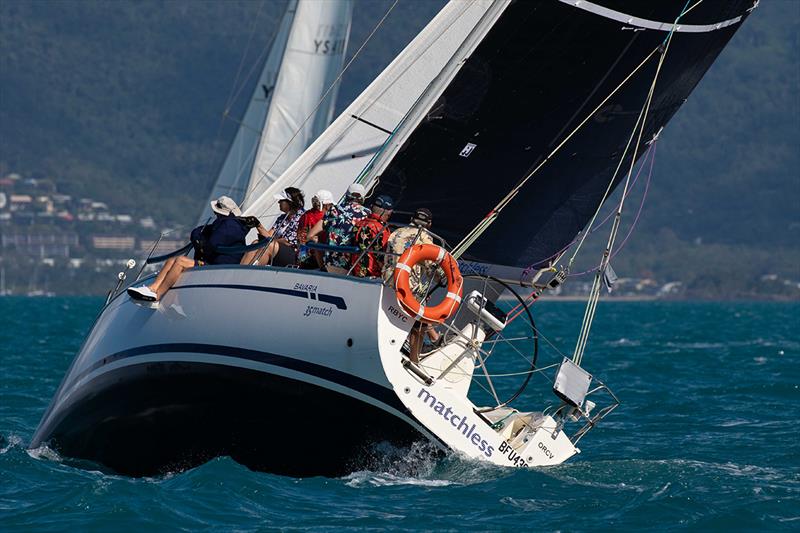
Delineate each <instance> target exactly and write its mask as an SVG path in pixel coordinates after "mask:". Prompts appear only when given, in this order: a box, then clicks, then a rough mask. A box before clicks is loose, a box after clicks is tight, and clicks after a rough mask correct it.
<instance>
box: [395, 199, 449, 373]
mask: <svg viewBox="0 0 800 533" xmlns="http://www.w3.org/2000/svg"><path fill="white" fill-rule="evenodd" d="M432 223H433V214H432V213H431V211H430V209H427V208H425V207H420V208H419V209H417V210H416V211H414V214H413V215H411V220H410V221H409V225H408V226H404V227H402V228H397V229H396V230H394V232H392V234H391V235H390V236H389V241H388V243H387V246H386V248H387V251H388V252H390V253H391V254H392V255H387V256H386V261H385V264H384V267H383V279H385V280H386V281H389V280H390V279H391V278H392V275H393V274H394V268H395V265H396V264H397V258H398V257H399V256H400V255H402V254H403V252H405V251H406V249H407V248H408V247H410V246H413V245H415V244H433V236H432V235H431V234H430V232H429V231H428V229H429V228H430V227H431V224H432ZM395 254H396V255H395ZM435 271H436V267H435V266H433V265H432V264H431V265H425V266H423V264H416V265H414V267H413V270H412V273H411V276H410V278H409V282H410V287H411V290H412V291H413V292H414V294H415V295H416V297H417V299H418V300H419V301H423V300H424V299H425V298H427V297H428V296H429V294H427V293H428V289H429V285H430V279H431V278H432V277H433V275H434V273H435ZM423 274H426V275H425V276H424V277H423ZM426 337H427V338H428V339H429V340H430V341H431V342H436V341H438V340H439V333H438V332H437V331H436V330H435V329H433V327H432V326H431V325H430V324H426V323H423V322H420V321H417V322H416V323H415V324H414V326H413V327H412V328H411V332H410V333H409V336H408V343H409V352H408V354H407V355H408V358H409V359H411V361H413V362H415V363H419V354H420V352H421V351H422V344H423V341H424V339H425V338H426Z"/></svg>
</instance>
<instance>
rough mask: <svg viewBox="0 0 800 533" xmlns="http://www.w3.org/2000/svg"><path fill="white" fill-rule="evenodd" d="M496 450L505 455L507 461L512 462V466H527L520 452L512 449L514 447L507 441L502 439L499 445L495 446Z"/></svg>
mask: <svg viewBox="0 0 800 533" xmlns="http://www.w3.org/2000/svg"><path fill="white" fill-rule="evenodd" d="M540 444H541V443H540ZM497 451H498V452H500V453H502V454H503V455H505V456H506V459H508V461H509V462H511V463H514V466H518V467H520V468H522V467H526V466H528V463H526V462H525V460H524V459H523V458H522V456H521V455H520V454H518V453H517V452H516V451H514V448H513V447H512V446H511V445H510V444H509V443H508V441H505V440H504V441H503V442H501V443H500V446H498V447H497Z"/></svg>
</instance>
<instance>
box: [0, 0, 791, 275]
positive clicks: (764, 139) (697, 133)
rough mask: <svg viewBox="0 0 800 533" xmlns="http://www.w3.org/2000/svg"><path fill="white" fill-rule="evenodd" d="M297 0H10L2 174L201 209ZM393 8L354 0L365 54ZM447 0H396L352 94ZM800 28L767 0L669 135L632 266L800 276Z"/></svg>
mask: <svg viewBox="0 0 800 533" xmlns="http://www.w3.org/2000/svg"><path fill="white" fill-rule="evenodd" d="M284 5H285V3H284V2H279V1H274V0H267V1H266V2H256V1H252V0H244V1H238V0H227V1H224V2H221V1H190V0H185V1H184V0H174V1H167V2H163V1H154V0H143V1H137V2H133V1H100V0H95V1H80V2H76V1H37V2H30V1H23V0H4V1H2V2H0V174H5V173H6V172H10V171H14V172H18V173H21V174H23V175H25V176H34V177H36V176H39V177H51V178H53V179H54V181H56V183H57V184H58V187H59V189H60V190H62V191H63V192H67V193H71V194H74V195H78V196H91V197H92V198H95V199H97V200H100V201H104V202H106V203H108V204H109V205H111V206H114V207H115V208H116V209H118V210H120V211H124V212H130V213H133V214H135V215H140V216H145V215H152V216H154V217H155V218H156V219H157V220H159V221H162V222H164V223H167V222H168V223H172V224H189V223H191V222H192V221H193V220H194V219H195V217H196V215H197V212H198V210H199V206H200V203H201V202H202V201H203V200H204V198H205V196H206V191H207V190H208V189H209V188H210V185H211V183H212V181H213V180H214V178H215V174H216V170H217V167H218V165H219V164H220V163H221V161H222V158H223V157H224V155H225V153H224V152H225V149H226V147H227V144H228V142H229V141H230V138H231V137H232V135H233V132H234V131H235V126H236V124H235V122H234V121H232V120H223V119H222V116H223V112H224V111H225V110H226V108H229V109H230V115H231V116H233V117H236V116H238V115H239V114H240V113H241V111H242V104H243V103H244V100H245V99H246V98H247V97H248V96H249V92H250V90H251V84H252V81H253V78H252V76H250V77H249V78H248V77H247V74H248V73H249V72H252V69H253V68H254V65H257V58H258V56H259V54H261V53H262V51H263V50H264V48H265V46H267V44H268V42H269V40H270V37H271V35H272V32H273V30H274V27H275V25H276V21H277V20H278V18H279V16H280V14H281V13H282V11H283V6H284ZM390 5H391V2H390V1H389V0H359V1H358V2H357V4H356V10H355V17H354V23H353V33H352V36H351V44H350V53H351V54H352V52H353V51H355V50H356V48H358V46H359V45H360V44H361V43H362V42H363V41H364V39H365V38H366V36H367V35H368V34H369V33H370V31H371V30H372V29H373V28H374V26H375V24H376V23H377V21H378V20H379V19H380V18H381V17H382V16H383V14H384V13H385V12H386V10H387V9H388V7H389V6H390ZM441 5H443V2H441V1H437V2H421V1H417V0H413V1H412V0H401V1H400V2H399V4H398V5H397V7H396V8H395V9H394V11H393V12H392V13H391V15H390V16H389V17H388V18H387V20H386V23H385V24H384V26H383V27H381V28H380V29H379V30H378V32H377V33H376V35H375V36H374V37H373V38H372V40H371V41H370V43H369V44H368V46H367V47H366V48H365V49H364V52H363V53H362V54H361V55H360V56H359V57H358V59H357V60H356V61H355V62H354V64H353V65H352V67H351V69H350V71H349V72H348V74H347V75H346V76H345V80H344V84H343V87H342V90H341V91H340V103H339V106H340V108H341V107H343V106H344V105H346V103H347V102H348V101H350V100H351V99H352V98H354V97H355V96H356V95H357V94H358V93H359V91H360V90H361V89H362V88H363V87H364V86H365V85H366V84H367V83H368V82H369V81H370V80H371V79H372V78H373V77H374V76H375V75H376V74H377V73H378V72H380V69H381V68H382V67H383V66H384V65H385V64H386V63H388V61H390V60H391V58H392V57H393V56H394V55H395V54H396V53H397V52H398V51H399V50H400V49H401V48H402V47H403V46H404V45H405V43H407V42H408V40H410V39H411V38H412V37H413V35H415V34H416V32H417V31H419V29H421V28H422V26H423V25H424V24H425V23H426V22H427V21H428V20H430V18H431V17H432V16H433V15H434V14H435V13H436V11H437V10H438V9H439V8H440V7H441ZM799 31H800V1H795V0H765V1H763V2H761V6H760V7H759V8H758V9H757V10H756V11H755V12H754V14H753V16H752V17H750V19H749V20H748V21H747V23H746V24H745V25H744V27H743V28H742V29H741V30H740V31H739V32H738V33H737V34H736V36H735V37H734V39H733V41H732V42H731V44H730V45H729V46H728V48H727V49H726V50H725V51H724V52H723V54H722V55H721V57H720V58H719V60H718V61H717V62H716V63H715V65H714V66H713V67H712V68H711V70H710V71H709V73H708V74H707V76H706V77H705V78H704V79H703V81H702V82H701V83H700V85H699V87H698V88H697V90H696V91H695V92H694V93H693V94H692V96H691V97H690V99H689V101H688V102H687V103H686V104H685V105H684V106H683V108H682V109H681V110H680V111H679V113H678V114H677V116H676V117H675V119H674V120H673V121H672V123H671V124H670V126H669V127H668V128H667V130H666V131H665V132H664V134H663V136H662V139H661V141H660V142H659V146H658V157H657V162H656V167H655V174H654V177H653V181H652V183H651V186H650V190H649V193H648V198H647V202H646V204H645V206H644V209H643V214H642V217H641V220H640V223H639V226H638V228H637V232H636V233H635V234H634V236H633V237H632V238H631V240H630V241H629V243H628V244H627V248H626V250H625V254H623V255H621V256H620V258H619V259H618V265H620V266H621V267H622V268H623V269H626V270H628V272H626V273H627V274H629V275H634V274H636V275H643V274H644V273H655V274H656V275H659V276H661V277H662V278H675V279H686V280H688V281H689V282H692V281H693V280H696V279H698V278H699V279H700V280H701V281H702V279H706V278H704V276H705V277H708V276H711V277H712V278H715V279H717V278H720V277H726V276H727V277H731V276H733V277H735V276H736V273H737V272H742V271H743V269H742V268H737V267H741V266H742V265H744V266H745V268H744V270H747V274H746V275H747V276H748V278H747V279H748V280H749V279H757V278H758V276H761V275H763V274H766V273H773V272H779V273H781V274H782V275H784V276H788V277H790V278H792V277H793V279H798V280H800V266H798V265H800V246H798V245H799V244H800V178H798V176H800V172H798V170H797V169H798V166H799V165H800V96H798V95H799V94H800V89H798V87H800V59H799V58H800V34H799ZM240 64H241V65H242V68H241V70H240V69H239V66H240ZM256 68H257V67H256ZM237 72H238V73H239V74H238V76H237ZM232 96H234V97H235V98H232ZM640 192H641V191H640V190H639V191H635V195H636V194H639V193H640ZM636 202H638V199H636V200H632V205H633V206H634V207H636V206H635V205H634V204H635V203H636ZM601 240H602V239H601ZM709 272H710V274H709ZM715 273H716V274H715ZM715 276H716V277H715ZM715 290H716V289H715ZM720 290H722V289H720Z"/></svg>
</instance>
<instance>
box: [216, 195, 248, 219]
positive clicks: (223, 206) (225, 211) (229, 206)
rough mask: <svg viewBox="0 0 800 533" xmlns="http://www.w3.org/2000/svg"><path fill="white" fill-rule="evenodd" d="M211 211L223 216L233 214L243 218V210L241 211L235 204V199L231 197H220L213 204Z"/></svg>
mask: <svg viewBox="0 0 800 533" xmlns="http://www.w3.org/2000/svg"><path fill="white" fill-rule="evenodd" d="M211 210H212V211H214V212H215V213H216V214H218V215H222V216H228V215H230V214H231V213H233V214H234V215H236V216H237V217H240V216H242V210H241V209H239V206H238V205H236V202H234V201H233V198H231V197H230V196H220V197H219V198H217V199H216V200H214V201H213V202H211Z"/></svg>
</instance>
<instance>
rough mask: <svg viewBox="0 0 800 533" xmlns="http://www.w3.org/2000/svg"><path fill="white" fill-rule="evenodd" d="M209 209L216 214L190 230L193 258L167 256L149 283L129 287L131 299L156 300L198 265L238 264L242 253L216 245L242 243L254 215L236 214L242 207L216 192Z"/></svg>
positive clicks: (237, 244)
mask: <svg viewBox="0 0 800 533" xmlns="http://www.w3.org/2000/svg"><path fill="white" fill-rule="evenodd" d="M211 210H212V211H214V213H215V214H216V215H217V217H216V219H215V220H214V221H213V222H211V223H210V224H204V225H202V226H199V227H197V228H195V229H193V230H192V233H191V240H192V245H193V246H194V259H191V258H189V257H188V256H185V255H179V256H177V257H173V258H171V259H168V260H167V262H166V263H164V267H163V268H162V269H161V271H160V272H159V273H158V275H157V276H156V278H155V279H154V280H153V282H152V283H151V284H150V285H142V286H141V287H131V288H129V289H128V294H129V295H130V297H131V298H133V299H135V300H145V301H150V302H154V301H158V300H160V299H161V297H162V296H164V293H165V292H167V291H168V290H169V289H170V287H172V286H173V285H175V283H176V282H177V281H178V279H179V278H180V277H181V274H183V271H184V270H186V269H189V268H192V267H195V266H201V265H206V264H208V265H225V264H238V263H239V261H240V260H241V259H242V255H243V254H226V253H220V252H218V251H217V247H220V246H244V245H245V236H246V235H247V232H248V231H250V228H251V227H254V226H255V225H258V219H256V218H255V217H247V218H245V219H242V218H239V217H241V215H242V211H241V210H240V209H239V206H238V205H236V202H234V201H233V199H232V198H229V197H227V196H220V197H219V198H218V199H217V200H214V201H213V202H211Z"/></svg>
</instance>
